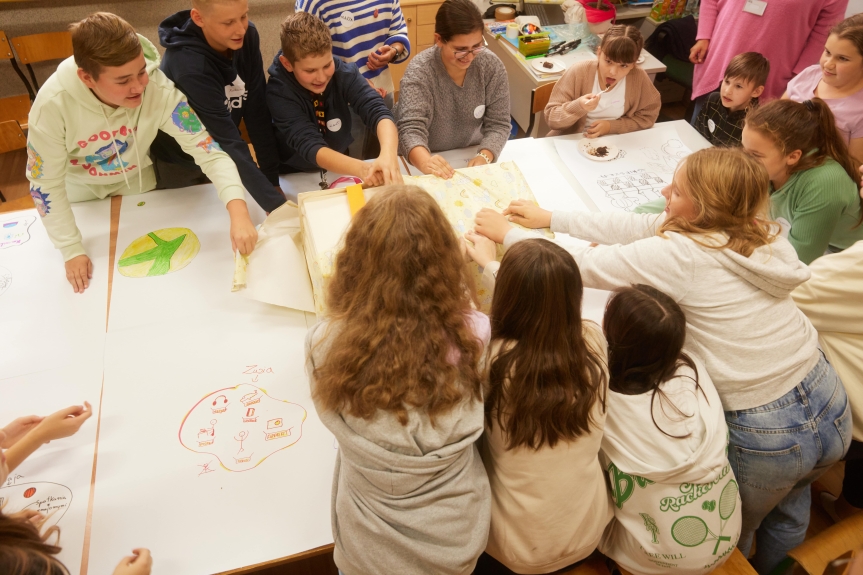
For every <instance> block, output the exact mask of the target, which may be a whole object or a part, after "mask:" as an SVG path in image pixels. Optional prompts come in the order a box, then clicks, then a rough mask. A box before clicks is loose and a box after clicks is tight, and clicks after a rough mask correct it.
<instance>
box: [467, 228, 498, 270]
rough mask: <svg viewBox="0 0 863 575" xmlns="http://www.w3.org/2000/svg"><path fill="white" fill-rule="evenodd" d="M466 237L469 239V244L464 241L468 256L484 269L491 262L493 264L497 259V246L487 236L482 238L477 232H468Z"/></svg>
mask: <svg viewBox="0 0 863 575" xmlns="http://www.w3.org/2000/svg"><path fill="white" fill-rule="evenodd" d="M464 237H465V238H466V239H467V241H468V242H472V243H470V244H469V243H467V242H465V241H464V240H462V243H463V245H464V246H465V249H467V255H469V256H470V258H471V259H472V260H473V261H475V262H476V263H477V264H479V267H481V268H484V267H485V266H487V265H488V264H489V263H490V262H493V261H494V260H496V259H497V244H496V243H494V242H493V241H491V240H490V239H488V238H487V237H485V236H481V235H479V234H478V233H476V232H475V231H473V230H471V231H469V232H467V233H466V234H465V235H464Z"/></svg>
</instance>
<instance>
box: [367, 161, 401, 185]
mask: <svg viewBox="0 0 863 575" xmlns="http://www.w3.org/2000/svg"><path fill="white" fill-rule="evenodd" d="M365 164H366V166H368V170H367V171H366V174H365V176H362V175H361V176H360V177H361V178H362V179H363V181H364V182H369V184H370V185H372V186H383V185H389V184H401V183H404V180H403V179H402V173H401V171H400V170H399V157H398V156H396V155H390V154H386V155H385V154H381V155H380V156H378V159H377V160H375V161H374V162H372V163H370V164H369V163H368V162H365Z"/></svg>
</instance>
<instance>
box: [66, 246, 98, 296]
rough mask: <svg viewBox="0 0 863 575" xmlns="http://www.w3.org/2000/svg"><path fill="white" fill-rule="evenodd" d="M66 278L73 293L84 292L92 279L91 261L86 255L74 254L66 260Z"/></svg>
mask: <svg viewBox="0 0 863 575" xmlns="http://www.w3.org/2000/svg"><path fill="white" fill-rule="evenodd" d="M66 279H67V280H69V283H70V284H72V289H74V290H75V293H84V290H85V289H87V288H88V287H90V280H91V279H93V262H91V261H90V258H88V257H87V256H86V255H80V256H75V257H74V258H72V259H71V260H69V261H68V262H66Z"/></svg>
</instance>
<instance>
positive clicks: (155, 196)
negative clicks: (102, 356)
mask: <svg viewBox="0 0 863 575" xmlns="http://www.w3.org/2000/svg"><path fill="white" fill-rule="evenodd" d="M246 203H247V205H248V207H249V212H250V214H251V216H252V222H253V223H256V224H257V223H260V222H262V221H263V219H264V213H263V211H262V210H261V209H260V208H259V207H258V206H257V205H256V204H255V203H254V201H253V200H251V199H250V198H248V197H247V198H246ZM169 228H185V229H187V230H191V232H192V234H194V236H195V237H196V238H197V240H198V241H199V243H200V250H199V251H198V252H197V254H196V255H194V257H193V258H192V259H191V261H190V262H189V263H188V264H187V265H186V266H185V267H183V268H181V269H178V270H177V271H173V272H171V273H168V274H165V275H158V276H154V277H127V276H125V275H123V273H122V271H123V268H126V267H128V268H130V269H131V267H132V266H124V265H123V264H124V259H123V252H124V251H125V250H126V248H127V247H128V246H129V245H130V244H131V243H132V242H133V241H134V240H136V239H138V238H140V237H142V236H147V235H148V234H150V233H155V232H157V231H159V230H164V229H169ZM186 241H188V240H186ZM114 266H115V267H114V282H113V287H112V290H111V291H112V293H111V317H110V318H109V322H108V330H109V331H117V330H121V329H128V328H131V327H137V326H141V325H146V324H151V323H155V324H159V323H164V322H170V321H174V320H176V319H178V318H182V317H190V316H195V315H207V314H210V313H213V312H216V311H220V310H222V311H233V312H236V313H246V312H250V311H254V310H255V309H257V306H259V305H260V304H259V303H258V302H254V301H250V300H247V299H244V298H238V297H233V295H232V294H231V278H232V277H233V275H234V254H233V251H232V250H231V237H230V218H229V217H228V212H227V210H226V209H225V205H224V204H223V203H222V201H221V200H220V199H219V197H218V195H217V194H216V189H215V187H214V186H213V185H212V184H208V185H204V186H194V187H190V188H184V189H180V190H161V191H155V192H149V193H147V194H142V195H140V196H127V197H125V198H123V203H122V206H121V209H120V228H119V232H118V235H117V256H116V258H115V262H114Z"/></svg>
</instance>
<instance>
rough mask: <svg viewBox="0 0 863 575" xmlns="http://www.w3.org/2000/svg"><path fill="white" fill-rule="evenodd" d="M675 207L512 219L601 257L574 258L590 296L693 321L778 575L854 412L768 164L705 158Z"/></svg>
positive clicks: (518, 212)
mask: <svg viewBox="0 0 863 575" xmlns="http://www.w3.org/2000/svg"><path fill="white" fill-rule="evenodd" d="M663 195H664V196H665V198H666V200H667V205H666V208H665V212H664V213H663V214H660V215H659V216H655V215H649V214H631V213H622V212H614V213H586V212H569V213H567V212H560V211H557V212H554V213H553V214H552V213H551V212H548V211H546V210H543V209H541V208H539V207H538V206H536V205H533V204H528V203H527V202H524V201H516V202H513V203H512V204H510V206H509V208H508V209H507V210H505V211H504V214H505V215H509V216H510V218H511V220H512V221H513V222H517V223H520V224H523V225H525V226H526V227H530V228H539V227H547V226H549V225H550V226H551V229H552V230H554V231H558V232H563V233H568V234H570V235H573V236H575V237H578V238H581V239H584V240H588V241H590V242H595V243H598V244H602V245H599V246H597V247H594V248H590V247H573V248H571V250H570V251H571V253H572V255H573V257H574V258H575V260H576V262H577V263H578V266H579V268H580V269H581V274H582V278H583V279H584V284H585V286H587V287H593V288H600V289H617V288H620V287H625V286H629V285H630V284H633V283H637V284H645V285H649V286H652V287H654V288H656V289H658V290H660V291H662V292H664V293H666V294H667V295H668V296H670V297H671V299H672V300H674V301H675V302H677V304H678V305H680V307H681V309H683V312H684V314H685V315H686V324H687V336H686V343H685V346H684V347H685V349H687V350H690V351H692V353H693V354H695V355H697V356H698V357H699V358H701V359H702V360H703V361H704V365H705V367H706V368H707V372H708V373H709V375H710V377H711V378H712V379H713V382H714V384H715V386H716V390H717V392H718V393H719V397H720V399H721V400H722V406H723V409H724V410H725V420H726V422H727V424H728V428H729V436H730V446H729V453H728V458H729V460H730V463H731V467H732V469H733V471H734V474H735V476H736V478H737V481H738V483H739V486H740V496H741V499H742V501H743V526H742V530H741V535H740V541H739V542H738V547H740V550H741V552H742V553H743V555H744V556H746V555H748V554H749V550H750V547H751V544H752V538H753V535H754V533H755V532H756V531H757V532H758V548H757V551H756V555H755V556H754V558H753V559H752V562H753V564H754V566H755V568H756V569H757V570H758V572H759V573H769V572H770V571H771V570H772V569H773V568H774V567H776V565H777V564H778V563H779V562H780V561H781V560H782V559H783V558H784V557H785V555H786V552H787V551H788V550H790V549H792V548H793V547H795V546H796V545H798V544H799V543H801V542H802V541H803V539H804V537H805V535H806V527H807V525H808V523H809V503H810V493H809V485H810V484H811V483H812V482H813V481H814V480H815V479H817V478H818V477H819V476H820V475H821V474H822V473H823V472H824V471H825V470H826V469H827V468H828V467H829V466H830V465H832V464H833V463H834V462H836V461H839V460H840V459H841V458H842V456H843V455H844V453H845V451H846V450H847V449H848V444H847V441H848V440H847V438H848V437H850V433H851V418H850V416H849V411H848V398H847V396H846V394H845V389H844V388H843V386H842V382H841V381H840V380H839V378H838V376H837V375H836V372H835V371H834V370H833V367H832V366H831V365H830V364H829V363H828V362H827V361H826V360H825V359H824V356H823V355H822V354H821V352H820V351H819V350H818V339H817V333H816V332H815V329H814V328H813V327H812V324H811V323H810V322H809V320H808V319H807V318H806V316H804V315H803V313H802V312H801V311H799V310H798V309H797V307H796V306H795V305H794V302H793V300H792V299H791V297H790V293H791V291H792V290H793V289H794V288H795V287H797V286H798V285H800V284H801V283H803V282H804V281H806V280H807V279H808V278H809V275H810V273H809V270H808V268H807V267H806V266H805V265H804V264H803V263H801V262H800V260H799V259H798V258H797V253H796V252H795V251H794V248H793V247H792V246H791V244H790V243H788V241H787V240H786V239H784V238H782V237H780V236H778V235H777V234H776V231H775V227H776V225H775V223H773V222H771V221H770V220H769V219H768V218H767V213H768V203H769V201H770V200H769V177H768V175H767V172H766V170H765V169H764V167H763V166H762V165H761V163H760V162H759V161H758V160H756V159H754V158H752V157H750V156H748V155H747V154H746V153H745V152H743V151H742V150H736V149H720V148H711V149H706V150H700V151H698V152H695V153H694V154H692V155H690V156H689V157H687V158H686V159H685V160H684V161H683V162H681V164H680V165H679V167H678V169H677V172H676V173H675V175H674V179H673V181H672V183H671V184H670V185H669V186H668V187H666V188H665V189H664V190H663ZM477 231H478V232H479V233H481V234H483V235H486V236H487V237H489V238H491V239H493V240H495V241H498V242H502V243H504V245H505V246H507V247H508V246H511V245H512V244H513V243H515V242H517V241H519V240H521V239H524V238H525V237H532V236H531V234H530V233H529V232H526V231H524V230H520V229H515V228H513V227H512V226H511V225H510V224H509V222H507V220H506V217H505V216H503V215H500V214H497V213H495V212H492V211H491V210H488V211H482V212H480V213H479V214H477ZM767 430H769V433H767V432H766V431H767ZM672 531H673V530H672ZM678 535H679V534H678ZM659 536H660V537H663V536H665V537H674V536H675V533H674V532H672V533H661V534H660V535H659ZM709 539H710V537H709V534H706V535H705V539H704V541H702V542H701V543H696V544H694V545H701V544H705V545H707V544H711V543H710V542H709V541H708V540H709ZM714 543H715V541H714Z"/></svg>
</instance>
